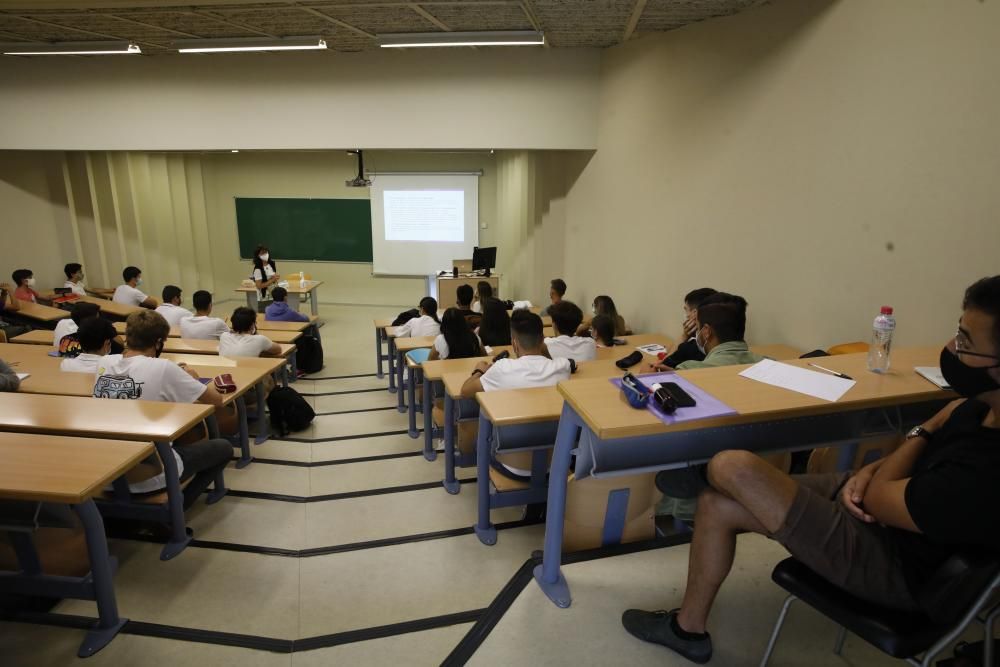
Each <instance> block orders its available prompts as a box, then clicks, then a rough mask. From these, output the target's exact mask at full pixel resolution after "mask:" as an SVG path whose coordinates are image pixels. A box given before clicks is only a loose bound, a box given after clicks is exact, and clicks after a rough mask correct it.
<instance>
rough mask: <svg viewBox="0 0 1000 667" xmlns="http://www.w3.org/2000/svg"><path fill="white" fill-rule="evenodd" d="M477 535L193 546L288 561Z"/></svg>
mask: <svg viewBox="0 0 1000 667" xmlns="http://www.w3.org/2000/svg"><path fill="white" fill-rule="evenodd" d="M542 523H544V521H542V520H538V519H527V520H524V519H522V520H520V521H507V522H504V523H497V524H494V528H496V529H497V530H498V531H502V530H512V529H514V528H526V527H528V526H537V525H539V524H542ZM474 532H475V530H474V529H473V527H472V526H463V527H462V528H449V529H447V530H435V531H432V532H429V533H415V534H413V535H401V536H399V537H385V538H382V539H378V540H366V541H364V542H349V543H347V544H334V545H331V546H328V547H313V548H311V549H283V548H281V547H263V546H258V545H255V544H237V543H235V542H215V541H212V540H199V539H194V540H191V543H190V544H189V546H192V547H198V548H199V549H216V550H219V551H235V552H238V553H250V554H261V555H264V556H284V557H286V558H313V557H315V556H330V555H333V554H342V553H348V552H351V551H364V550H366V549H379V548H382V547H395V546H399V545H401V544H412V543H414V542H429V541H431V540H442V539H446V538H449V537H462V536H463V535H472V534H473V533H474Z"/></svg>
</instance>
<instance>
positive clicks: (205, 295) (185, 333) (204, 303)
mask: <svg viewBox="0 0 1000 667" xmlns="http://www.w3.org/2000/svg"><path fill="white" fill-rule="evenodd" d="M191 304H192V305H193V306H194V316H193V317H185V318H184V319H182V320H181V338H195V339H198V340H219V337H220V336H222V334H224V333H228V332H229V327H228V326H226V323H225V322H223V321H222V320H220V319H219V318H218V317H211V315H212V294H211V292H206V291H205V290H198V291H197V292H195V293H194V296H192V297H191Z"/></svg>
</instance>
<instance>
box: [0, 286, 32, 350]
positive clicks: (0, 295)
mask: <svg viewBox="0 0 1000 667" xmlns="http://www.w3.org/2000/svg"><path fill="white" fill-rule="evenodd" d="M19 310H21V302H20V301H18V300H17V297H16V296H14V289H13V288H12V287H11V286H10V283H0V331H2V332H3V333H4V335H5V336H6V337H7V340H8V341H10V340H11V339H12V338H14V337H16V336H20V335H21V334H23V333H27V332H29V331H31V327H25V326H19V325H17V324H14V323H13V322H10V321H8V320H6V319H4V313H16V312H17V311H19Z"/></svg>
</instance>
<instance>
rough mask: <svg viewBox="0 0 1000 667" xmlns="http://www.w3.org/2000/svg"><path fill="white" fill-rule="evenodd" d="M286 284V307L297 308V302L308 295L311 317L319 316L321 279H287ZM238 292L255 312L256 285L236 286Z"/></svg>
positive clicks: (258, 300) (258, 296) (256, 304)
mask: <svg viewBox="0 0 1000 667" xmlns="http://www.w3.org/2000/svg"><path fill="white" fill-rule="evenodd" d="M287 283H288V286H287V287H285V289H286V290H287V292H288V297H287V299H286V301H287V302H288V307H289V308H291V309H292V310H298V309H299V303H300V302H301V301H302V299H303V298H305V297H307V296H308V297H310V302H309V303H310V309H311V310H312V314H313V317H318V316H319V286H320V285H322V284H323V281H322V280H302V281H299V280H289V281H287ZM235 291H236V292H237V293H238V294H243V295H245V296H246V299H247V308H251V309H253V310H254V312H256V311H257V310H258V309H259V307H260V290H259V289H257V288H256V287H243V286H241V287H237V288H236V290H235Z"/></svg>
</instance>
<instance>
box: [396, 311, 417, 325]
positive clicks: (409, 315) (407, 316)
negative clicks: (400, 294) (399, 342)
mask: <svg viewBox="0 0 1000 667" xmlns="http://www.w3.org/2000/svg"><path fill="white" fill-rule="evenodd" d="M417 317H420V311H419V310H417V309H416V308H411V309H410V310H404V311H403V312H401V313H400V314H399V315H397V316H396V319H394V320H393V321H392V326H394V327H398V326H402V325H404V324H406V323H407V322H409V321H410V320H412V319H414V318H417Z"/></svg>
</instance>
